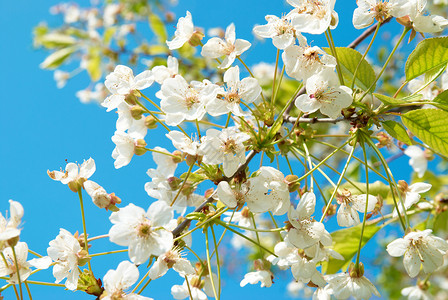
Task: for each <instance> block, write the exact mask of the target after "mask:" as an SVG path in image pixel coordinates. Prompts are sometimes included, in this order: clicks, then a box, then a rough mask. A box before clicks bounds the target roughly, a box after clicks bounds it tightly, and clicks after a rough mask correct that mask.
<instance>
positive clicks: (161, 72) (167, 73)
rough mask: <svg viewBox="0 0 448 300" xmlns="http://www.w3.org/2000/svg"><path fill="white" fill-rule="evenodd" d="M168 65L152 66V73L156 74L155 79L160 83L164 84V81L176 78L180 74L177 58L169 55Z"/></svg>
mask: <svg viewBox="0 0 448 300" xmlns="http://www.w3.org/2000/svg"><path fill="white" fill-rule="evenodd" d="M166 63H167V66H166V67H165V66H155V67H154V68H152V70H151V71H152V74H153V76H154V80H155V81H156V82H157V83H158V84H162V83H163V81H165V79H167V78H174V77H175V76H176V75H178V74H179V62H178V61H177V58H175V57H173V56H168V59H167V61H166Z"/></svg>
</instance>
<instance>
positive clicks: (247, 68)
mask: <svg viewBox="0 0 448 300" xmlns="http://www.w3.org/2000/svg"><path fill="white" fill-rule="evenodd" d="M236 58H238V60H239V61H240V62H241V63H242V64H243V66H244V67H245V68H246V70H247V71H248V72H249V74H250V76H251V77H252V78H255V76H254V74H253V73H252V72H251V70H250V69H249V67H248V66H247V65H246V64H245V63H244V61H243V60H242V59H241V57H240V56H237V57H236ZM260 95H261V98H262V99H263V102H266V99H265V98H264V95H263V91H261V94H260Z"/></svg>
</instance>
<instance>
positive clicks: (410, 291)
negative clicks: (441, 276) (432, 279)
mask: <svg viewBox="0 0 448 300" xmlns="http://www.w3.org/2000/svg"><path fill="white" fill-rule="evenodd" d="M401 295H403V296H405V297H408V299H409V300H433V299H434V297H433V296H432V295H431V294H430V293H428V291H427V290H423V289H421V288H420V286H419V285H415V286H408V287H406V288H404V289H402V290H401Z"/></svg>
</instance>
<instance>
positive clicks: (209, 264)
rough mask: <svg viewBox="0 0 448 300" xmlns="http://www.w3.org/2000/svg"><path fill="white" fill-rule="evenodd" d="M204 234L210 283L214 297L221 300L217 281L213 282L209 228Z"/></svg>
mask: <svg viewBox="0 0 448 300" xmlns="http://www.w3.org/2000/svg"><path fill="white" fill-rule="evenodd" d="M212 226H213V225H212ZM204 234H205V252H206V254H207V268H208V274H209V275H210V281H211V283H212V289H213V295H214V296H215V299H218V300H219V297H218V293H216V287H215V281H214V280H213V273H212V265H211V262H210V249H209V245H208V228H205V230H204Z"/></svg>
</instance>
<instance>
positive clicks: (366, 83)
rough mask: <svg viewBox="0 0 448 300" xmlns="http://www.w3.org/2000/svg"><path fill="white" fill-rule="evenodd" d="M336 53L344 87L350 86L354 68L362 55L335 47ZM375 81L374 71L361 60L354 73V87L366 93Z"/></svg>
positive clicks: (349, 49) (353, 50)
mask: <svg viewBox="0 0 448 300" xmlns="http://www.w3.org/2000/svg"><path fill="white" fill-rule="evenodd" d="M325 51H326V52H327V53H329V54H331V51H330V49H329V48H325ZM336 53H337V55H338V62H339V65H340V66H341V70H342V74H343V76H344V82H345V85H346V86H351V84H352V82H353V75H354V73H355V70H356V67H357V66H358V64H359V62H360V61H361V58H362V54H361V53H359V52H358V51H356V50H355V49H351V48H346V47H336ZM375 79H376V76H375V71H374V70H373V68H372V66H371V65H370V64H369V63H368V62H367V61H366V60H365V59H363V60H362V62H361V65H360V66H359V68H358V71H357V73H356V80H355V85H356V86H358V87H359V88H360V89H362V90H364V91H366V90H367V89H368V88H369V87H370V86H371V85H372V84H374V82H375ZM374 89H375V86H374ZM374 89H373V90H374Z"/></svg>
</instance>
